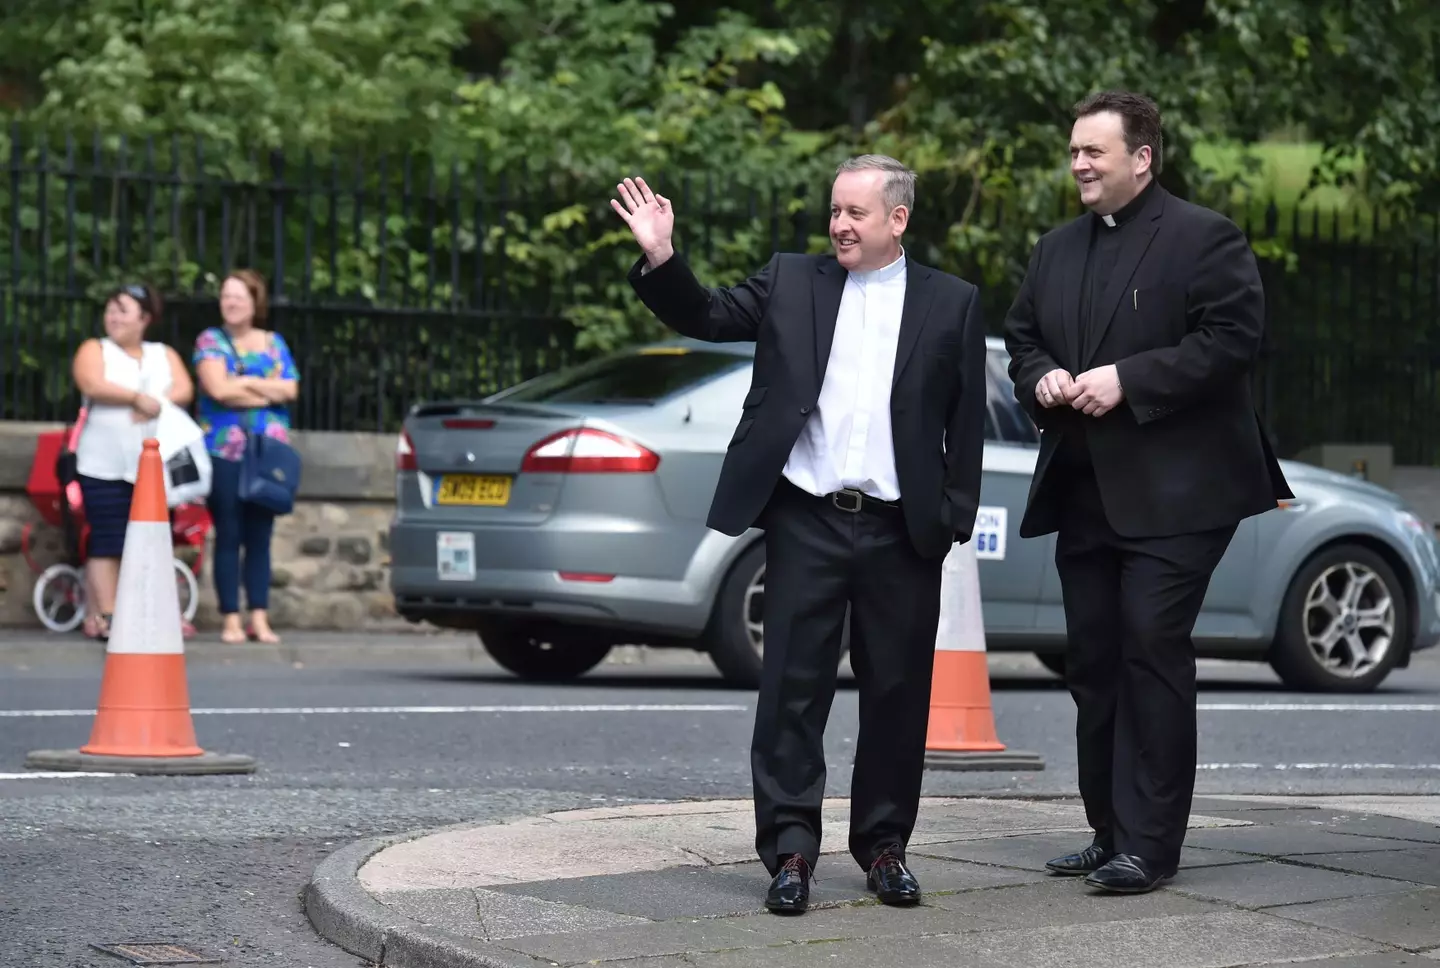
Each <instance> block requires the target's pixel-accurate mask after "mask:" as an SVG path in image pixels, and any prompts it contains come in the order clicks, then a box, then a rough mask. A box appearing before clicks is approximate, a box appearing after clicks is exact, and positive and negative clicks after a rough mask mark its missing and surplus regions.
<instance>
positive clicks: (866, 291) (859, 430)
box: [784, 249, 905, 501]
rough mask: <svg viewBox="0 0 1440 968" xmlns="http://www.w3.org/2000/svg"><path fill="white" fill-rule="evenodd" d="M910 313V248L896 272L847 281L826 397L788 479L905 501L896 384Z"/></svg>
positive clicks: (810, 487) (815, 489) (795, 452)
mask: <svg viewBox="0 0 1440 968" xmlns="http://www.w3.org/2000/svg"><path fill="white" fill-rule="evenodd" d="M904 307H905V252H904V250H903V249H902V250H901V252H900V257H899V258H898V259H896V260H895V261H894V262H892V263H890V264H889V265H888V266H885V267H884V268H881V269H872V270H869V271H865V272H851V273H849V275H848V277H847V278H846V280H845V290H844V293H843V294H842V295H841V297H840V312H839V314H838V316H837V317H836V319H835V338H834V340H833V341H832V342H831V344H830V360H829V362H828V363H827V364H826V366H825V380H824V382H823V383H822V384H821V386H820V399H819V400H818V401H817V403H816V405H815V409H814V411H813V412H812V413H811V414H810V417H809V419H808V420H807V421H806V423H805V427H804V428H803V429H802V430H801V431H800V438H799V439H798V440H797V441H796V442H795V447H794V448H793V449H792V450H791V451H790V459H789V460H788V461H786V463H785V470H784V474H785V477H786V478H787V479H788V480H789V481H790V483H792V484H794V485H795V486H796V487H798V488H800V489H801V490H804V491H808V492H810V493H811V494H816V495H824V494H830V493H832V492H834V491H838V490H840V489H842V488H852V489H854V490H858V491H863V492H864V493H866V494H869V495H870V496H871V497H875V498H879V499H880V500H882V501H895V500H899V498H900V482H899V481H898V480H897V479H896V475H895V445H894V441H893V439H892V438H891V435H890V381H891V377H892V376H893V374H894V372H895V349H896V346H897V344H898V342H899V339H900V313H901V311H902V310H903V309H904Z"/></svg>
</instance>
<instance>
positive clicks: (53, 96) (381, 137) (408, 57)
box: [0, 0, 473, 156]
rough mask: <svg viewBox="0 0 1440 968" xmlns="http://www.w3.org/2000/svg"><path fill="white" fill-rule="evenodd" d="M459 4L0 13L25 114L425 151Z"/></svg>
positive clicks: (355, 2)
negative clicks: (28, 89) (28, 90)
mask: <svg viewBox="0 0 1440 968" xmlns="http://www.w3.org/2000/svg"><path fill="white" fill-rule="evenodd" d="M472 6H473V4H471V3H469V2H466V0H346V2H343V3H342V2H336V0H293V2H289V3H213V2H204V0H145V2H143V3H136V2H135V0H69V2H66V3H59V2H56V3H53V4H49V5H41V6H37V7H34V8H31V9H30V10H29V11H23V10H22V11H21V12H19V13H16V14H12V15H10V16H6V17H0V64H4V65H6V67H7V68H8V70H9V71H10V72H11V73H12V74H19V75H22V76H24V75H29V77H30V79H31V80H32V82H33V87H34V100H35V102H36V103H34V105H33V107H31V108H30V109H29V110H28V111H27V112H26V115H27V117H28V118H29V119H30V120H32V121H34V122H36V123H39V124H42V125H46V126H49V127H51V128H54V129H62V130H63V129H78V130H82V131H84V130H89V129H92V128H98V129H101V130H103V131H105V132H106V133H107V134H108V135H112V136H115V135H121V134H124V135H129V136H130V137H132V138H134V137H143V136H146V135H155V136H169V135H172V134H177V133H183V134H186V135H199V136H202V137H204V138H205V139H207V140H208V141H210V142H211V143H212V144H213V145H215V146H216V147H218V148H219V149H221V150H222V151H226V152H234V153H238V154H240V155H242V156H243V155H244V154H248V153H249V152H252V151H259V152H263V151H266V150H269V149H278V148H284V149H287V150H290V151H295V152H298V151H300V150H304V149H312V150H316V151H320V152H330V151H342V152H343V151H346V150H350V149H353V148H354V147H356V146H372V145H378V144H409V145H414V146H416V147H420V148H427V147H429V146H430V145H431V144H432V143H433V142H434V141H436V140H440V139H443V137H444V135H445V134H446V133H447V125H448V115H449V113H450V108H449V105H450V102H451V99H452V94H453V91H454V88H455V83H456V72H455V70H454V69H453V68H452V67H451V66H450V63H449V59H450V54H451V51H452V50H454V49H455V48H456V47H458V46H460V45H461V44H462V43H463V42H464V40H465V36H464V32H463V26H464V23H465V17H464V14H465V13H466V11H467V10H468V8H470V7H472Z"/></svg>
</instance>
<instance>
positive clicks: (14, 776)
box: [0, 770, 134, 780]
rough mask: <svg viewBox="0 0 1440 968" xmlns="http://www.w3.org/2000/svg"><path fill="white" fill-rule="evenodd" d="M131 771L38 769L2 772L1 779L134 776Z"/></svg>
mask: <svg viewBox="0 0 1440 968" xmlns="http://www.w3.org/2000/svg"><path fill="white" fill-rule="evenodd" d="M133 775H134V774H131V773H80V772H75V773H65V772H54V773H52V772H48V771H45V770H36V771H35V772H33V773H0V780H68V779H70V778H71V777H72V776H133Z"/></svg>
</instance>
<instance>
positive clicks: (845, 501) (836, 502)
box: [780, 476, 901, 514]
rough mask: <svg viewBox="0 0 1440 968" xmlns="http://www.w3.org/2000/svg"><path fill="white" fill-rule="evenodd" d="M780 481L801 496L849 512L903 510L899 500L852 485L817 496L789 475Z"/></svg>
mask: <svg viewBox="0 0 1440 968" xmlns="http://www.w3.org/2000/svg"><path fill="white" fill-rule="evenodd" d="M780 481H781V483H782V484H785V485H786V486H788V487H789V488H790V489H791V490H793V491H794V492H795V493H796V494H798V495H800V496H801V497H807V498H809V499H810V500H812V501H824V502H825V503H827V504H830V505H832V506H834V507H836V508H839V509H840V510H841V511H844V512H846V513H847V514H859V513H860V512H861V511H895V512H898V511H900V510H901V507H900V502H899V501H882V500H880V499H879V498H878V497H871V496H870V495H869V494H866V493H865V492H863V491H857V490H855V489H854V488H850V487H846V488H842V489H840V490H838V491H833V492H831V493H830V494H824V495H820V496H816V495H814V494H811V493H810V492H809V491H807V490H805V489H804V488H801V487H797V486H796V485H795V484H793V483H792V482H791V481H790V479H789V478H788V477H783V476H782V477H781V478H780Z"/></svg>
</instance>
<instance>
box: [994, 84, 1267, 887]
mask: <svg viewBox="0 0 1440 968" xmlns="http://www.w3.org/2000/svg"><path fill="white" fill-rule="evenodd" d="M1075 118H1076V120H1075V123H1074V128H1073V130H1072V133H1071V138H1070V157H1071V163H1070V169H1071V173H1072V174H1073V176H1074V178H1075V181H1076V183H1077V185H1078V187H1079V191H1080V199H1081V201H1082V202H1083V203H1084V204H1085V205H1086V207H1088V208H1089V210H1090V211H1089V212H1088V213H1087V214H1084V215H1081V216H1080V217H1079V218H1078V219H1076V220H1074V221H1072V222H1070V223H1068V224H1066V225H1063V226H1061V227H1060V228H1057V229H1055V230H1054V231H1052V232H1049V233H1048V234H1046V235H1045V236H1043V237H1042V238H1041V239H1040V240H1039V242H1038V243H1036V245H1035V249H1034V251H1033V252H1032V253H1031V255H1030V264H1029V268H1028V270H1027V272H1026V276H1025V281H1024V283H1023V284H1022V286H1021V288H1020V291H1019V293H1018V295H1017V296H1016V298H1015V302H1014V305H1013V306H1012V307H1011V309H1010V312H1009V314H1008V315H1007V317H1006V320H1005V341H1006V345H1007V346H1008V348H1009V351H1010V356H1011V362H1010V375H1011V377H1012V378H1013V380H1014V382H1015V395H1016V397H1017V399H1018V400H1019V401H1020V403H1021V405H1022V406H1023V407H1024V408H1025V409H1026V410H1027V411H1028V412H1029V413H1030V415H1031V416H1032V418H1033V419H1034V421H1035V423H1036V425H1037V426H1038V427H1039V428H1040V430H1041V445H1040V454H1039V458H1038V460H1037V462H1036V466H1035V476H1034V479H1033V481H1032V482H1031V488H1030V499H1029V505H1028V507H1027V508H1026V511H1025V515H1024V517H1023V519H1022V521H1021V524H1020V535H1021V537H1033V536H1036V535H1042V534H1048V533H1050V532H1058V534H1057V536H1056V548H1055V564H1056V567H1057V569H1058V571H1059V573H1060V581H1061V584H1062V587H1063V596H1064V602H1065V622H1066V626H1067V629H1068V632H1069V648H1068V651H1067V652H1066V656H1065V678H1066V682H1067V684H1068V685H1069V688H1070V692H1071V695H1072V696H1073V697H1074V700H1075V704H1076V709H1077V724H1076V740H1077V746H1078V752H1079V768H1080V769H1079V772H1080V793H1081V795H1082V797H1083V798H1084V801H1085V811H1086V816H1087V818H1088V819H1089V822H1090V825H1091V826H1092V827H1093V828H1094V831H1095V837H1094V842H1093V843H1092V844H1091V846H1089V847H1087V848H1085V849H1083V850H1081V851H1080V852H1078V853H1075V854H1071V855H1068V856H1065V857H1058V858H1056V859H1054V860H1052V861H1050V862H1049V863H1048V864H1047V865H1046V866H1047V867H1049V869H1050V870H1052V871H1055V872H1056V873H1059V874H1071V875H1087V877H1086V883H1087V884H1090V885H1091V886H1094V887H1098V888H1101V889H1104V890H1110V891H1115V892H1123V893H1138V892H1142V891H1148V890H1151V889H1153V888H1154V887H1156V886H1157V885H1158V884H1159V883H1160V882H1161V881H1163V880H1165V879H1167V878H1169V877H1171V876H1173V875H1174V873H1175V871H1176V868H1177V866H1178V864H1179V860H1180V848H1181V845H1182V843H1183V842H1184V839H1185V830H1186V827H1187V825H1188V822H1189V815H1190V803H1191V799H1192V795H1193V792H1194V787H1195V757H1196V735H1195V734H1196V723H1195V698H1196V696H1195V692H1196V690H1195V649H1194V643H1193V641H1192V639H1191V633H1192V632H1193V630H1194V626H1195V620H1196V618H1197V617H1198V615H1199V612H1200V608H1201V606H1202V604H1203V602H1204V599H1205V594H1206V590H1207V588H1208V586H1209V582H1210V577H1211V575H1212V574H1213V572H1214V569H1215V567H1216V566H1217V565H1218V564H1219V563H1220V559H1221V558H1222V557H1223V556H1224V554H1225V550H1226V548H1227V547H1229V544H1230V540H1231V538H1232V537H1233V536H1234V534H1235V530H1236V527H1237V526H1238V524H1239V522H1240V521H1241V520H1243V519H1244V518H1247V517H1249V516H1251V515H1255V514H1260V513H1263V512H1265V511H1268V510H1271V509H1272V508H1274V507H1275V506H1276V502H1277V498H1281V497H1289V496H1291V495H1290V490H1289V488H1288V486H1287V485H1286V482H1285V479H1284V477H1283V475H1282V474H1281V471H1280V466H1279V464H1278V463H1277V462H1276V460H1275V456H1274V454H1273V453H1272V452H1271V450H1270V445H1269V442H1268V440H1267V439H1266V436H1265V433H1264V430H1263V428H1262V427H1261V425H1260V421H1259V418H1258V416H1257V414H1256V412H1255V408H1254V404H1253V403H1252V401H1251V395H1250V384H1249V377H1250V371H1251V367H1252V366H1253V364H1254V361H1255V357H1256V355H1257V352H1258V350H1259V348H1260V337H1261V331H1262V328H1263V321H1264V315H1265V305H1264V292H1263V289H1262V287H1261V283H1260V275H1259V272H1258V270H1257V267H1256V263H1255V257H1254V255H1253V254H1252V253H1251V251H1250V246H1249V243H1248V242H1247V241H1246V239H1245V236H1244V234H1243V233H1242V232H1241V231H1240V230H1239V229H1238V228H1237V227H1236V226H1235V225H1234V223H1232V222H1231V221H1230V220H1228V219H1226V218H1224V217H1223V216H1221V215H1218V214H1216V213H1215V212H1212V211H1210V210H1208V209H1205V208H1201V207H1199V206H1196V205H1192V204H1190V203H1189V202H1186V201H1182V200H1181V199H1179V198H1176V197H1175V196H1173V195H1170V194H1169V193H1167V192H1166V191H1165V190H1164V189H1163V188H1161V187H1160V186H1159V184H1157V183H1156V181H1155V174H1156V173H1157V172H1158V171H1159V168H1160V161H1161V155H1162V141H1161V131H1160V113H1159V111H1158V109H1157V108H1156V106H1155V104H1154V102H1152V101H1151V100H1150V99H1148V98H1146V97H1143V96H1140V95H1135V94H1129V93H1123V92H1105V93H1101V94H1096V95H1093V96H1091V97H1088V98H1086V99H1085V100H1083V101H1081V102H1080V103H1079V104H1078V105H1076V107H1075Z"/></svg>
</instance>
